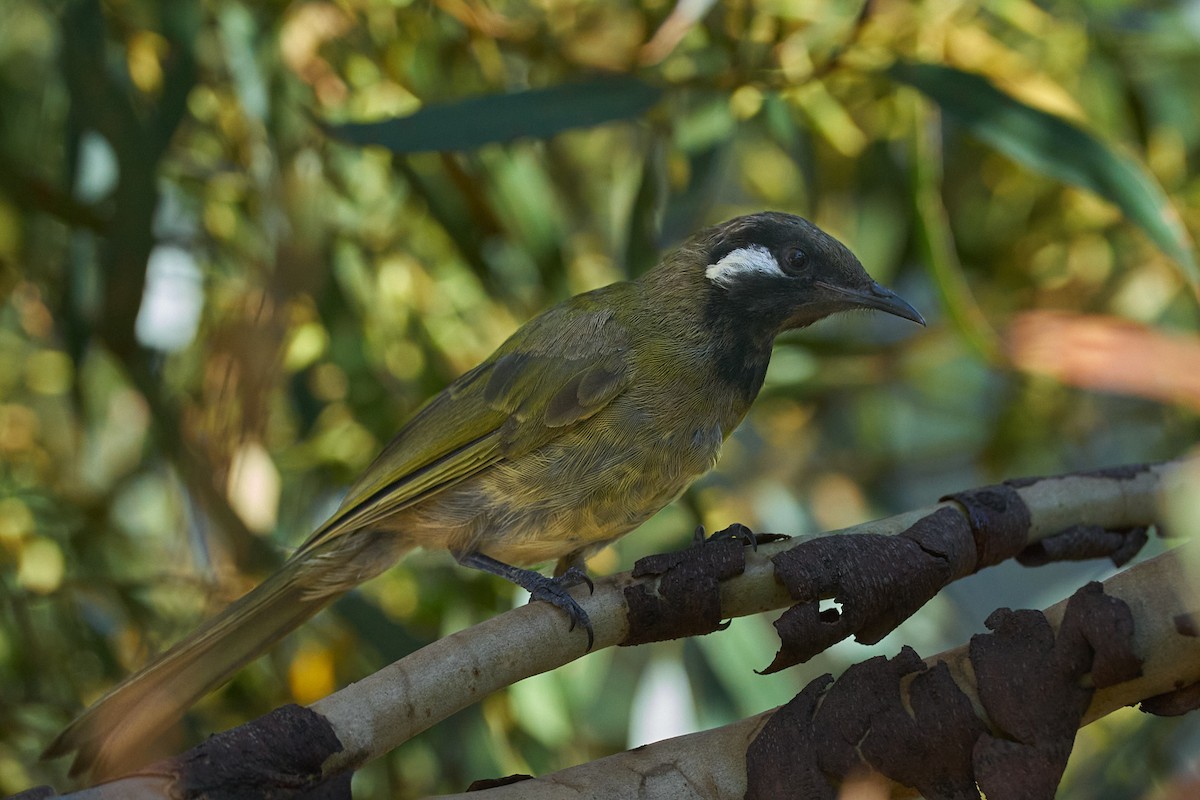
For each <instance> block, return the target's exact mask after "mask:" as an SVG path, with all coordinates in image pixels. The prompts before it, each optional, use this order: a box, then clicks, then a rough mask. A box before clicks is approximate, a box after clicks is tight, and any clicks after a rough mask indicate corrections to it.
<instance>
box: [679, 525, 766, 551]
mask: <svg viewBox="0 0 1200 800" xmlns="http://www.w3.org/2000/svg"><path fill="white" fill-rule="evenodd" d="M728 541H735V542H741V543H742V544H743V545H749V546H750V549H751V550H758V537H757V536H755V535H754V531H752V530H750V529H749V528H747V527H746V526H745V525H743V524H742V523H740V522H735V523H733V524H732V525H730V526H729V527H728V528H726V529H725V530H721V531H717V532H716V533H714V534H713V535H712V536H709V537H708V538H705V536H704V526H703V525H697V526H696V531H695V533H694V534H693V535H692V542H693V544H696V545H702V544H704V543H706V542H728Z"/></svg>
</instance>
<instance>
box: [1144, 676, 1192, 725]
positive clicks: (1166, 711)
mask: <svg viewBox="0 0 1200 800" xmlns="http://www.w3.org/2000/svg"><path fill="white" fill-rule="evenodd" d="M1198 708H1200V682H1197V683H1189V684H1188V685H1187V686H1181V687H1180V688H1178V689H1176V690H1175V691H1173V692H1166V693H1165V694H1156V695H1155V696H1154V697H1147V698H1146V699H1145V700H1143V701H1142V702H1141V703H1139V704H1138V710H1139V711H1144V712H1145V713H1147V714H1154V715H1155V716H1157V717H1178V716H1181V715H1183V714H1186V713H1188V712H1189V711H1195V710H1196V709H1198Z"/></svg>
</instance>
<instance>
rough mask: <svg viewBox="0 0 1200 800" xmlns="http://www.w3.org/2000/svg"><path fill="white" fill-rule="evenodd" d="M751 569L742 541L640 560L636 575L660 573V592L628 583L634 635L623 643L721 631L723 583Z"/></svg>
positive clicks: (707, 544) (708, 543)
mask: <svg viewBox="0 0 1200 800" xmlns="http://www.w3.org/2000/svg"><path fill="white" fill-rule="evenodd" d="M745 569H746V557H745V552H744V548H743V547H742V544H741V542H738V541H731V540H719V541H714V540H709V541H706V542H703V543H702V544H700V545H697V546H694V547H690V548H688V549H687V550H682V551H680V552H677V553H663V554H660V555H653V556H647V557H646V558H642V559H639V560H638V561H637V563H635V564H634V565H633V577H635V578H650V577H654V576H658V590H657V592H655V591H652V589H651V588H650V587H649V586H648V585H647V583H645V582H643V583H638V584H634V585H633V586H627V587H625V604H626V606H627V607H628V609H629V611H628V620H629V635H628V636H626V637H625V639H624V641H622V642H621V644H622V645H635V644H645V643H647V642H661V641H665V640H667V639H680V638H683V637H687V636H700V635H703V634H706V633H712V632H713V631H715V630H720V629H721V627H722V625H721V622H722V618H721V592H720V583H721V581H723V580H728V579H729V578H732V577H734V576H735V575H740V574H742V572H744V571H745Z"/></svg>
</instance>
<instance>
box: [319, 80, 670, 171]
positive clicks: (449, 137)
mask: <svg viewBox="0 0 1200 800" xmlns="http://www.w3.org/2000/svg"><path fill="white" fill-rule="evenodd" d="M661 95H662V90H661V89H660V88H658V87H656V86H652V85H650V84H648V83H646V82H645V81H643V80H640V79H638V78H635V77H633V76H631V75H606V76H597V77H592V78H586V79H583V80H579V81H572V82H569V83H563V84H559V85H557V86H551V87H548V88H545V89H530V90H528V91H522V92H512V93H509V94H493V95H483V96H478V97H469V98H467V99H465V100H459V101H456V102H451V103H436V104H434V103H431V104H429V105H427V106H425V107H424V108H422V109H421V110H420V111H417V112H416V113H414V114H411V115H409V116H406V117H399V118H395V119H388V120H382V121H380V122H368V123H350V124H345V125H329V126H327V130H328V131H329V133H330V134H332V135H333V136H335V137H337V138H339V139H342V140H343V141H346V142H350V143H353V144H363V145H370V144H373V145H381V146H383V147H386V148H387V149H389V150H391V151H392V152H394V153H419V152H428V151H449V150H474V149H475V148H478V147H481V146H483V145H485V144H490V143H492V142H507V141H511V140H513V139H519V138H522V137H533V138H539V139H543V138H547V137H550V136H553V135H555V134H557V133H560V132H562V131H565V130H569V129H571V128H586V127H591V126H594V125H600V124H603V123H605V122H612V121H614V120H619V119H629V118H632V117H637V116H640V115H641V114H643V113H644V112H645V111H646V110H648V109H649V108H650V107H651V106H653V105H654V104H655V103H656V102H657V101H658V99H659V97H660V96H661Z"/></svg>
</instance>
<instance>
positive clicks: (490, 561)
mask: <svg viewBox="0 0 1200 800" xmlns="http://www.w3.org/2000/svg"><path fill="white" fill-rule="evenodd" d="M454 557H455V558H456V559H458V563H460V564H462V565H463V566H464V567H474V568H475V569H479V570H483V571H484V572H490V573H492V574H493V575H499V576H500V577H501V578H505V579H507V580H510V581H512V582H513V583H515V584H517V585H518V586H520V587H521V588H522V589H524V590H525V591H527V592H529V598H530V600H531V601H532V600H543V601H545V602H547V603H550V604H551V605H553V606H555V607H557V608H561V609H562V610H563V611H564V612H566V615H567V617H568V618H569V619H570V620H571V627H570V628H569V629H568V630H572V631H573V630H575V626H576V625H578V626H579V627H581V628H583V629H584V630H585V631H587V637H588V643H587V649H588V650H591V649H592V644H593V643H594V642H595V634H594V633H593V632H592V621H591V620H590V619H588V615H587V612H586V611H584V610H583V607H582V606H581V605H579V603H578V602H577V601H576V600H575V598H574V597H572V596H571V595H570V594H569V593H568V592H567V590H568V589H570V588H571V587H572V586H578V585H579V584H581V583H583V584H587V587H588V591H589V592H592V591H595V589H596V586H595V584H593V583H592V579H591V578H589V577H588V576H587V573H586V572H584V571H583V570H582V569H581V568H580V567H571V568H570V569H568V570H567V571H566V572H564V573H563V574H561V575H558V576H556V577H554V578H548V577H546V576H545V575H543V574H542V573H540V572H534V571H533V570H531V569H521V568H520V567H514V566H512V565H511V564H505V563H504V562H503V561H497V560H496V559H494V558H492V557H491V556H485V555H484V554H483V553H475V552H472V553H455V554H454Z"/></svg>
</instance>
